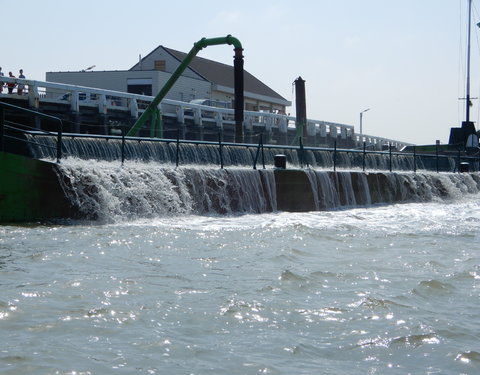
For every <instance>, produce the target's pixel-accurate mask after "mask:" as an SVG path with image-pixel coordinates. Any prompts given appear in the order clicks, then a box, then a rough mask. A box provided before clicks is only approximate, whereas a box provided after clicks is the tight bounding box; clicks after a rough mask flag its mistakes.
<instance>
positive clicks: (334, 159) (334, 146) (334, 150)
mask: <svg viewBox="0 0 480 375" xmlns="http://www.w3.org/2000/svg"><path fill="white" fill-rule="evenodd" d="M336 170H337V141H335V142H334V143H333V171H334V172H335V171H336Z"/></svg>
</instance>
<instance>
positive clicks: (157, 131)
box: [127, 35, 244, 142]
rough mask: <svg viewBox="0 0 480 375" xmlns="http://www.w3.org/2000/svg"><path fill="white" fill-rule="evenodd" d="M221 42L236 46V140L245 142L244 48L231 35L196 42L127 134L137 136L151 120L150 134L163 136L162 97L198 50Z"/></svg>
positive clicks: (234, 65) (158, 136)
mask: <svg viewBox="0 0 480 375" xmlns="http://www.w3.org/2000/svg"><path fill="white" fill-rule="evenodd" d="M220 44H229V45H233V46H234V47H235V48H234V51H235V56H234V64H233V67H234V75H235V77H234V82H235V141H236V142H243V103H244V98H243V55H242V51H243V48H242V44H241V43H240V41H239V40H238V39H237V38H235V37H233V36H231V35H227V36H226V37H219V38H210V39H207V38H202V39H200V40H199V41H198V42H196V43H194V45H193V48H192V49H191V50H190V52H189V53H188V54H187V56H186V57H185V59H184V60H183V61H182V62H181V64H180V65H179V66H178V68H177V69H176V70H175V72H173V74H172V76H171V77H170V78H169V80H168V81H167V82H166V83H165V85H164V86H163V88H162V89H161V90H160V92H159V93H158V94H157V95H156V96H155V98H154V99H153V101H152V102H151V103H150V104H149V106H148V107H147V109H146V110H145V111H144V112H143V113H142V115H141V116H140V117H139V118H138V120H137V121H136V122H135V124H134V125H133V126H132V128H131V129H130V130H129V131H128V133H127V136H135V135H136V134H137V133H138V131H139V130H140V129H141V128H142V127H143V126H144V125H145V123H146V122H147V121H150V136H151V137H152V138H153V137H155V138H161V137H163V124H162V115H161V112H160V109H159V104H160V102H161V101H162V99H164V98H165V96H166V95H167V93H168V91H169V90H170V89H171V88H172V86H173V85H174V84H175V82H176V81H177V79H178V78H179V77H180V76H181V74H182V73H183V71H184V70H185V69H186V68H187V67H188V65H189V64H190V63H191V62H192V60H193V58H194V57H195V56H196V55H197V53H198V52H200V51H201V50H202V49H203V48H205V47H208V46H214V45H220Z"/></svg>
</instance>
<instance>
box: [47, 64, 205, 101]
mask: <svg viewBox="0 0 480 375" xmlns="http://www.w3.org/2000/svg"><path fill="white" fill-rule="evenodd" d="M46 77H47V81H48V82H57V83H65V84H70V85H77V86H86V87H93V88H99V89H105V90H115V91H122V92H127V81H128V79H151V80H152V95H153V96H155V95H156V94H157V93H158V92H159V91H160V89H161V88H162V87H163V86H164V85H165V83H166V82H167V81H168V79H169V78H170V77H171V74H169V73H166V72H161V71H156V70H154V71H152V70H149V71H145V70H142V71H140V70H136V71H131V70H128V71H107V72H47V74H46ZM210 97H211V84H210V82H207V81H204V80H199V79H193V78H189V77H183V76H182V77H180V78H179V79H178V80H177V82H176V83H175V84H174V85H173V87H172V89H171V90H170V91H169V92H168V93H167V96H166V98H167V99H173V100H181V101H190V100H192V99H195V98H210Z"/></svg>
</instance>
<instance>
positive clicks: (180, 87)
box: [46, 46, 291, 113]
mask: <svg viewBox="0 0 480 375" xmlns="http://www.w3.org/2000/svg"><path fill="white" fill-rule="evenodd" d="M186 55H187V54H186V53H184V52H180V51H176V50H173V49H170V48H166V47H164V46H159V47H157V48H156V49H155V50H153V51H152V52H150V53H149V54H148V55H147V56H145V57H144V58H142V59H140V60H139V62H138V63H137V64H135V65H134V66H133V67H132V68H130V69H129V70H120V71H81V72H47V74H46V79H47V81H49V82H58V83H65V84H73V85H79V86H87V87H95V88H100V89H106V90H116V91H122V92H129V93H136V94H143V95H150V96H154V95H156V93H158V92H159V91H160V89H161V88H162V87H163V85H164V84H165V83H166V82H167V80H168V79H169V78H170V77H171V75H172V73H173V72H174V71H175V69H176V68H177V67H178V65H179V64H180V63H181V61H183V59H184V58H185V56H186ZM166 98H167V99H173V100H179V101H184V102H189V101H191V100H194V99H211V100H214V101H219V102H223V103H226V104H227V106H231V107H232V108H233V100H234V74H233V66H230V65H227V64H222V63H219V62H216V61H212V60H208V59H205V58H202V57H198V56H197V57H195V58H194V59H193V61H192V62H191V63H190V65H189V66H188V68H187V69H186V70H185V71H184V72H183V73H182V75H181V77H180V78H179V79H178V80H177V82H176V83H175V85H174V86H173V87H172V89H171V90H170V91H169V93H168V94H167V96H166ZM244 102H245V109H246V110H250V111H267V112H276V113H285V112H286V107H288V106H290V105H291V102H290V101H288V100H286V99H285V98H283V97H282V96H281V95H279V94H278V93H276V92H275V91H274V90H272V89H271V88H270V87H268V86H267V85H266V84H264V83H263V82H261V81H260V80H259V79H257V78H256V77H254V76H253V75H252V74H250V73H248V72H247V71H245V72H244Z"/></svg>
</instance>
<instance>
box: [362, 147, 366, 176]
mask: <svg viewBox="0 0 480 375" xmlns="http://www.w3.org/2000/svg"><path fill="white" fill-rule="evenodd" d="M366 149H367V143H366V142H363V160H362V169H363V171H364V172H365V158H366V157H367V154H366V151H367V150H366Z"/></svg>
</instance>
